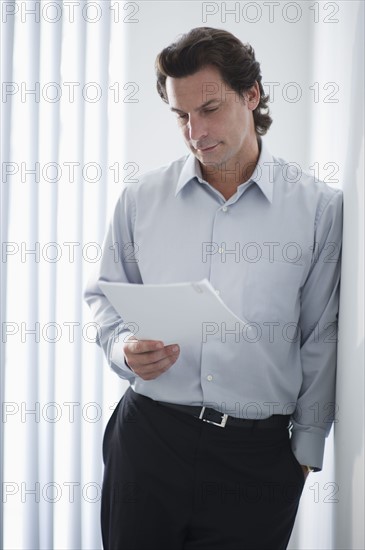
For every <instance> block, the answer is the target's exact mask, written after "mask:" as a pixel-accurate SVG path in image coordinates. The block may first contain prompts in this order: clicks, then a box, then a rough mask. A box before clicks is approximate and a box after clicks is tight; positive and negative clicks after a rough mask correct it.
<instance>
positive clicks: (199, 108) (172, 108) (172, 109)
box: [170, 97, 220, 113]
mask: <svg viewBox="0 0 365 550" xmlns="http://www.w3.org/2000/svg"><path fill="white" fill-rule="evenodd" d="M216 101H219V102H220V99H219V98H218V97H216V98H213V99H209V101H206V102H205V103H203V105H200V107H197V108H196V109H194V111H200V110H201V109H204V108H205V107H208V106H209V105H211V104H212V103H214V102H216ZM170 111H172V112H174V113H184V112H185V111H182V110H181V109H175V107H170Z"/></svg>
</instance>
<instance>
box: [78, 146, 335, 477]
mask: <svg viewBox="0 0 365 550" xmlns="http://www.w3.org/2000/svg"><path fill="white" fill-rule="evenodd" d="M260 143H261V150H260V156H259V160H258V163H257V165H256V168H255V171H254V173H253V175H252V177H251V178H250V180H249V181H247V182H244V183H242V184H240V185H239V186H238V188H237V192H236V193H235V194H234V195H233V196H232V197H231V198H230V199H229V200H225V198H224V197H223V195H222V194H221V193H220V192H219V191H217V190H216V189H214V188H213V187H212V186H211V185H210V184H209V183H207V182H206V181H204V179H203V178H202V175H201V170H200V164H199V162H198V161H197V159H196V158H195V157H194V156H193V155H192V154H188V155H186V156H184V157H182V158H179V159H177V160H175V161H173V162H172V163H171V164H169V165H168V166H164V167H162V168H159V169H156V170H152V171H150V172H148V173H145V174H144V175H143V176H142V177H141V178H140V180H139V181H138V182H136V183H131V184H129V185H127V186H126V187H124V188H123V190H122V192H121V195H120V197H119V200H118V201H117V204H116V206H115V210H114V213H113V216H112V218H111V221H110V225H109V229H108V231H107V234H106V236H105V239H104V243H103V254H102V258H101V261H100V264H99V265H98V269H97V271H96V273H94V274H93V275H92V276H91V277H90V279H89V281H88V284H87V287H86V288H85V293H84V298H85V300H86V302H87V303H88V305H89V306H90V308H91V310H92V313H93V316H94V320H95V322H96V323H98V325H99V332H98V339H97V343H98V344H99V345H100V346H101V347H102V348H103V350H104V352H105V354H106V357H107V360H108V363H109V364H110V366H111V368H112V369H113V370H115V371H116V373H117V374H118V375H119V376H120V377H121V378H124V379H127V380H129V382H130V384H131V385H132V387H133V389H134V390H135V391H136V392H138V393H141V394H143V395H146V396H148V397H150V398H152V399H155V400H159V401H167V402H170V403H181V404H188V405H197V404H199V405H207V406H210V407H213V408H215V409H217V410H220V411H222V412H224V413H228V414H230V415H232V416H240V417H243V418H258V419H259V418H267V417H268V416H271V415H272V414H291V415H292V417H291V418H292V422H293V432H292V438H291V444H292V449H293V452H294V454H295V456H296V458H297V459H298V461H299V462H300V463H301V464H309V465H311V466H313V467H315V468H318V469H321V468H322V462H323V452H324V444H325V438H326V436H327V435H328V433H329V431H330V427H331V424H332V422H333V419H334V417H335V416H336V412H337V407H336V404H335V370H336V351H337V350H336V348H337V318H338V303H339V281H340V253H341V239H342V192H341V191H340V190H338V189H333V188H331V187H329V186H328V185H326V184H325V183H324V182H321V181H316V180H315V179H314V178H313V177H312V176H310V175H308V174H306V173H304V172H302V171H301V170H300V169H299V167H298V165H296V164H294V163H287V162H285V161H284V160H283V159H281V158H275V157H273V156H272V155H271V154H270V152H269V151H268V149H267V147H266V146H265V143H264V142H263V141H261V140H260ZM203 278H207V279H208V280H209V281H210V282H211V284H212V285H213V287H214V288H215V289H216V292H217V293H219V296H220V297H221V298H222V299H223V301H224V302H225V303H226V304H227V306H228V307H229V308H230V309H231V310H232V311H233V312H234V313H235V314H236V315H237V316H238V317H240V318H241V319H242V320H243V321H244V322H245V330H239V326H224V325H222V326H217V325H215V324H213V323H210V322H209V319H207V323H206V326H205V327H203V328H202V334H201V335H199V337H198V338H197V340H196V341H194V342H191V346H189V347H188V348H183V347H181V351H180V356H179V358H178V360H177V361H176V363H175V364H174V365H173V366H172V367H171V368H170V369H169V370H168V371H167V372H165V373H164V374H162V375H161V376H159V377H158V378H156V379H154V380H149V381H145V380H143V379H142V378H140V377H139V376H137V375H135V374H134V373H133V372H132V371H131V370H130V369H129V368H128V366H127V365H126V364H125V362H124V354H123V350H122V343H123V341H124V339H125V337H126V336H128V335H129V334H130V333H131V332H130V330H129V329H128V325H127V324H126V325H125V324H123V319H121V318H120V316H119V315H118V314H117V312H116V311H115V310H114V308H113V307H112V306H111V304H110V303H109V301H108V300H107V298H106V297H105V295H104V294H103V292H102V291H101V289H100V287H99V285H98V283H99V281H119V282H127V283H136V284H148V283H154V284H157V283H176V282H187V281H199V280H201V279H203ZM178 314H179V312H176V311H171V320H172V321H173V319H174V317H175V316H176V315H178ZM156 315H158V311H156ZM126 321H127V320H126ZM129 328H130V326H129ZM136 337H137V338H138V332H137V333H136ZM176 343H177V344H179V342H176Z"/></svg>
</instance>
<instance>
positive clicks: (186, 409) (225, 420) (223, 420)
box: [157, 401, 290, 429]
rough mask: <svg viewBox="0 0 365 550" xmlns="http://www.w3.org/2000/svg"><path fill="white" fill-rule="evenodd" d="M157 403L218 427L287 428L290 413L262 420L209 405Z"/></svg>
mask: <svg viewBox="0 0 365 550" xmlns="http://www.w3.org/2000/svg"><path fill="white" fill-rule="evenodd" d="M157 403H158V404H159V405H163V406H164V407H168V408H170V409H175V410H176V411H179V412H183V413H185V414H188V415H190V416H194V417H195V418H198V419H199V420H203V422H208V423H209V424H214V425H215V426H219V427H220V428H224V427H225V426H234V427H236V428H253V427H254V426H255V427H256V428H259V429H273V428H280V427H282V428H284V427H285V428H287V427H288V425H289V421H290V415H283V414H275V415H273V416H269V417H268V418H264V419H262V420H252V419H250V418H236V417H235V416H229V415H228V414H225V413H222V412H220V411H216V410H215V409H211V408H210V407H194V406H190V405H178V404H177V403H166V402H165V401H157Z"/></svg>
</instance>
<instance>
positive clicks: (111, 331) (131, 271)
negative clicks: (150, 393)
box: [84, 187, 142, 381]
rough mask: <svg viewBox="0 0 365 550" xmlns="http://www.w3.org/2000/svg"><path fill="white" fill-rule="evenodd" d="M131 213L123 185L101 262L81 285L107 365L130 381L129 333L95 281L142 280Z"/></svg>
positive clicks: (130, 202) (132, 377)
mask: <svg viewBox="0 0 365 550" xmlns="http://www.w3.org/2000/svg"><path fill="white" fill-rule="evenodd" d="M134 217H135V205H134V202H133V201H132V200H131V199H129V197H128V193H127V187H125V188H124V189H123V191H122V193H121V196H120V197H119V199H118V201H117V204H116V206H115V208H114V213H113V216H112V218H111V221H110V223H109V227H108V230H107V233H106V235H105V238H104V242H103V246H102V257H101V260H100V263H99V264H98V265H97V266H96V270H95V271H94V272H93V273H92V274H91V275H90V277H89V280H88V282H87V285H86V287H85V289H84V300H85V301H86V303H87V304H88V306H89V307H90V309H91V311H92V314H93V318H94V320H95V322H96V323H97V324H98V334H97V339H96V343H97V344H98V345H99V346H100V347H101V348H102V349H103V351H104V353H105V356H106V358H107V361H108V364H109V366H110V367H111V368H112V369H113V370H114V371H115V372H116V373H117V374H118V376H120V377H121V378H124V379H127V380H131V381H132V380H133V379H134V378H135V374H134V373H133V371H131V369H130V368H129V367H128V366H127V364H126V362H125V359H124V353H123V348H122V346H123V343H124V341H126V340H127V338H128V337H129V336H131V334H132V333H131V331H130V330H129V329H128V327H127V326H125V325H124V323H123V319H121V317H120V316H119V315H118V313H117V312H116V311H115V309H114V308H113V307H112V306H111V304H110V302H109V301H108V299H107V298H106V296H105V295H104V294H103V292H102V291H101V289H100V287H99V285H98V282H99V281H113V282H114V281H117V282H123V283H142V279H141V275H140V272H139V268H138V256H137V254H136V253H135V251H136V249H137V246H136V244H135V243H134V237H133V220H134Z"/></svg>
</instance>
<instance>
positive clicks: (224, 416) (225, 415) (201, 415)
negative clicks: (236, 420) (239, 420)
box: [199, 407, 228, 428]
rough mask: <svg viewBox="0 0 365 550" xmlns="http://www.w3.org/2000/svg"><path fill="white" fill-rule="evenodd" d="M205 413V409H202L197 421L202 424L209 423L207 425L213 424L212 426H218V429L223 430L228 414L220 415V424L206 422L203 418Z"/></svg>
mask: <svg viewBox="0 0 365 550" xmlns="http://www.w3.org/2000/svg"><path fill="white" fill-rule="evenodd" d="M204 412H205V407H202V410H201V411H200V415H199V420H203V422H209V424H214V426H219V427H220V428H224V427H225V425H226V424H227V419H228V414H224V413H220V414H221V415H222V420H221V421H220V423H218V422H213V420H208V419H207V418H203V416H204Z"/></svg>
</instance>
